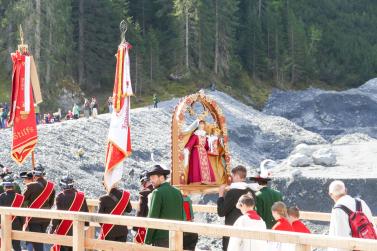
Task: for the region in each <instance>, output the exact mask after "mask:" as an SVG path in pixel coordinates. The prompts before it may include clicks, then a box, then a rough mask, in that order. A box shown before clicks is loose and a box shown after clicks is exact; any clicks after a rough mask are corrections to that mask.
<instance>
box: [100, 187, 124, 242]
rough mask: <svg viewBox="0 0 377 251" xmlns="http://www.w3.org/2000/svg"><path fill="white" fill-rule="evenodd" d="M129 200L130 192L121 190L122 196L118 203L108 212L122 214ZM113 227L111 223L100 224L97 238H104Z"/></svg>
mask: <svg viewBox="0 0 377 251" xmlns="http://www.w3.org/2000/svg"><path fill="white" fill-rule="evenodd" d="M129 201H130V193H129V192H127V191H123V194H122V198H120V200H119V202H118V204H117V205H116V206H115V207H114V209H113V211H111V213H110V214H112V215H122V214H123V213H124V210H126V208H127V205H128V203H129ZM113 227H114V225H112V224H102V225H101V233H100V235H99V239H100V240H104V239H105V238H106V236H107V235H108V234H109V233H110V231H111V229H112V228H113Z"/></svg>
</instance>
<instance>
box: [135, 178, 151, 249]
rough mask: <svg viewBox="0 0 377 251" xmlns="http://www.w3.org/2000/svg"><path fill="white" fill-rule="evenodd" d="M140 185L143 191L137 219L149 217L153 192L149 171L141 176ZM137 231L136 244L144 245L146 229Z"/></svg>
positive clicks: (137, 228) (136, 229)
mask: <svg viewBox="0 0 377 251" xmlns="http://www.w3.org/2000/svg"><path fill="white" fill-rule="evenodd" d="M139 180H140V185H141V190H140V192H139V201H138V204H139V208H138V209H137V210H136V216H137V217H147V216H148V212H149V208H148V196H149V195H150V194H151V193H152V191H153V185H152V183H151V182H150V181H149V179H148V176H147V171H144V172H142V173H141V174H140V179H139ZM133 229H134V230H135V231H137V233H136V235H135V242H137V243H144V240H145V235H146V231H147V230H146V229H145V228H143V227H134V228H133Z"/></svg>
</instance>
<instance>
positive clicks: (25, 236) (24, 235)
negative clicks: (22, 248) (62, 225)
mask: <svg viewBox="0 0 377 251" xmlns="http://www.w3.org/2000/svg"><path fill="white" fill-rule="evenodd" d="M12 239H13V240H19V241H30V242H32V241H34V242H38V241H41V240H43V243H46V244H59V245H62V246H71V247H72V236H65V235H57V234H45V233H36V232H24V231H16V230H13V231H12Z"/></svg>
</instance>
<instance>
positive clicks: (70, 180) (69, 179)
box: [59, 176, 75, 189]
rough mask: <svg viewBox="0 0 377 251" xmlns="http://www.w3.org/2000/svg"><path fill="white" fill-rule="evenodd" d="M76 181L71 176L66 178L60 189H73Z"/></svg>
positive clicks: (61, 182) (62, 181) (63, 179)
mask: <svg viewBox="0 0 377 251" xmlns="http://www.w3.org/2000/svg"><path fill="white" fill-rule="evenodd" d="M74 183H75V182H74V180H73V178H72V177H70V176H64V177H63V178H62V179H61V180H60V182H59V184H60V187H61V188H63V189H70V188H73V184H74Z"/></svg>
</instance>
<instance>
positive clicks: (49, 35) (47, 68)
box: [45, 16, 53, 86]
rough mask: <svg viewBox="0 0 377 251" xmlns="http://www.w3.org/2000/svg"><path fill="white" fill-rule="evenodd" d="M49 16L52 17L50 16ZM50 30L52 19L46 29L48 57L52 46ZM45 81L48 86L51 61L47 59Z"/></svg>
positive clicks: (51, 29)
mask: <svg viewBox="0 0 377 251" xmlns="http://www.w3.org/2000/svg"><path fill="white" fill-rule="evenodd" d="M50 18H52V17H51V16H50ZM52 31H53V28H52V21H51V20H50V25H49V29H48V48H49V49H48V50H49V51H48V53H49V54H50V55H48V57H51V48H52ZM45 80H46V81H45V82H46V85H47V86H49V84H50V81H51V62H50V60H49V62H46V78H45Z"/></svg>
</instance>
